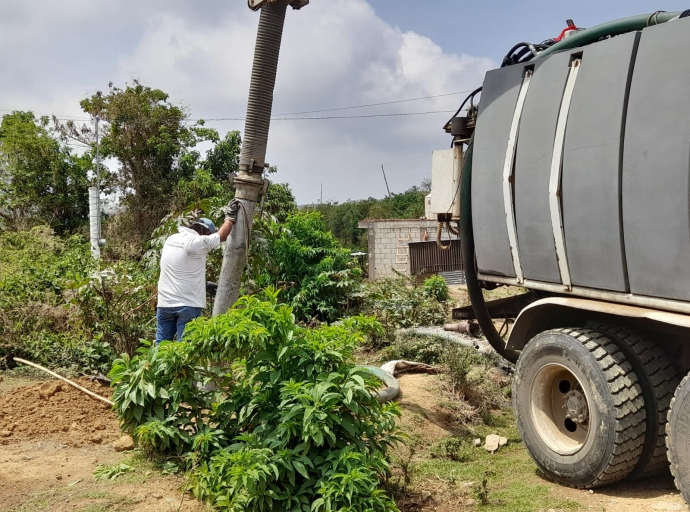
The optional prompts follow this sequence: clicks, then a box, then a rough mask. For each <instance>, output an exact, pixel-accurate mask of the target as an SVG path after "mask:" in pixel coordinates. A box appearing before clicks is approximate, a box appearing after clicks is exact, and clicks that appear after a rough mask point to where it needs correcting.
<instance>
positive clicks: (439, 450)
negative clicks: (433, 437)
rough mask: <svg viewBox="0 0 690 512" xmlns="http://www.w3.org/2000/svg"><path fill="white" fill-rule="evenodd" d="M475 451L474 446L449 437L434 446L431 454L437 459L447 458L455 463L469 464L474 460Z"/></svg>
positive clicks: (430, 451)
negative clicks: (473, 452)
mask: <svg viewBox="0 0 690 512" xmlns="http://www.w3.org/2000/svg"><path fill="white" fill-rule="evenodd" d="M474 449H475V448H474V446H473V445H471V444H469V443H467V442H466V441H464V440H462V439H460V438H457V437H449V438H446V439H442V440H441V441H439V442H438V443H436V444H435V445H434V446H432V447H431V449H430V450H429V453H430V455H431V456H432V457H436V458H446V459H450V460H453V461H455V462H468V461H470V460H472V456H473V454H472V451H473V450H474Z"/></svg>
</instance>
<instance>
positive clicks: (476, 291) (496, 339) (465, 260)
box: [460, 136, 519, 363]
mask: <svg viewBox="0 0 690 512" xmlns="http://www.w3.org/2000/svg"><path fill="white" fill-rule="evenodd" d="M473 146H474V136H472V139H470V144H469V146H468V147H467V151H466V152H465V163H464V165H463V168H462V177H461V179H460V249H461V251H462V264H463V269H464V271H465V280H466V283H467V292H468V294H469V297H470V301H471V303H472V309H473V311H474V315H475V317H476V318H477V323H479V327H481V329H482V332H483V333H484V336H486V340H487V341H488V342H489V345H491V347H492V348H493V349H494V350H495V351H496V352H498V354H499V355H501V356H502V357H504V358H505V359H507V360H508V361H510V362H511V363H516V362H517V360H518V356H519V354H518V353H517V352H515V351H514V350H508V349H507V348H506V344H505V342H504V341H503V338H501V336H500V335H499V334H498V331H496V327H495V326H494V323H493V321H492V320H491V315H490V314H489V310H488V309H487V308H486V302H485V301H484V295H483V294H482V289H481V287H480V286H479V280H478V279H477V268H476V265H475V255H474V231H473V228H472V154H473Z"/></svg>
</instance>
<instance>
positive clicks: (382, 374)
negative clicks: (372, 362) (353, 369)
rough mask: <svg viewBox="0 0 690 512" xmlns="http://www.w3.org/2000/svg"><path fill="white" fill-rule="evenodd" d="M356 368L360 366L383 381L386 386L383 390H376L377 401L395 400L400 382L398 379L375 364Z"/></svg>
mask: <svg viewBox="0 0 690 512" xmlns="http://www.w3.org/2000/svg"><path fill="white" fill-rule="evenodd" d="M357 368H362V369H363V370H366V371H368V372H370V373H371V374H372V375H373V376H374V377H376V378H377V379H379V380H380V381H381V382H383V383H384V384H385V385H386V386H387V387H386V388H385V389H383V390H380V391H376V392H375V393H376V399H377V400H378V401H379V403H382V404H383V403H386V402H390V401H391V400H395V397H397V396H398V393H400V383H399V382H398V379H396V378H395V377H393V376H392V375H391V374H390V373H388V372H387V371H385V370H382V369H381V368H377V367H376V366H358V367H357Z"/></svg>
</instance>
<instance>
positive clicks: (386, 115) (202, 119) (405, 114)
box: [188, 110, 452, 122]
mask: <svg viewBox="0 0 690 512" xmlns="http://www.w3.org/2000/svg"><path fill="white" fill-rule="evenodd" d="M448 112H452V110H429V111H426V112H398V113H394V114H368V115H358V116H322V117H272V118H271V121H317V120H318V121H321V120H324V119H370V118H373V117H400V116H423V115H428V114H447V113H448ZM245 119H246V118H244V117H215V118H199V119H188V121H204V122H206V121H244V120H245Z"/></svg>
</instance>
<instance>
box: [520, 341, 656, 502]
mask: <svg viewBox="0 0 690 512" xmlns="http://www.w3.org/2000/svg"><path fill="white" fill-rule="evenodd" d="M513 403H514V407H515V414H516V420H517V426H518V430H519V432H520V435H521V437H522V440H523V442H524V444H525V446H526V447H527V450H528V451H529V452H530V455H531V456H532V458H533V459H534V460H535V462H536V463H537V465H538V466H539V467H540V468H541V470H542V471H543V472H544V474H545V476H546V477H547V478H549V479H551V480H554V481H556V482H559V483H561V484H564V485H568V486H571V487H579V488H591V487H598V486H601V485H606V484H611V483H613V482H617V481H618V480H621V479H622V478H625V477H626V476H627V475H628V474H629V473H630V472H631V471H632V470H633V469H635V466H636V465H637V463H638V461H639V459H640V455H641V454H642V448H643V445H644V440H645V429H646V424H645V409H644V399H643V397H642V389H641V388H640V385H639V384H638V383H637V375H636V374H635V372H634V371H633V368H632V366H631V365H630V363H629V362H628V361H627V359H626V357H625V355H624V354H623V353H622V352H621V351H620V349H619V348H618V346H617V345H616V344H615V343H614V342H612V341H611V340H610V339H608V338H607V337H606V336H604V335H603V334H601V333H598V332H596V331H591V330H588V329H555V330H551V331H546V332H543V333H541V334H539V335H537V336H535V337H534V338H533V339H532V340H531V341H530V342H529V343H528V344H527V346H526V347H525V349H524V350H523V351H522V354H521V355H520V359H519V360H518V363H517V367H516V370H515V379H514V381H513Z"/></svg>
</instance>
